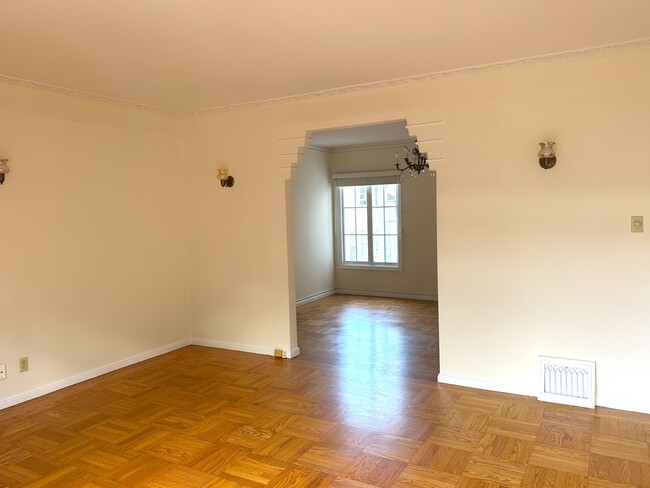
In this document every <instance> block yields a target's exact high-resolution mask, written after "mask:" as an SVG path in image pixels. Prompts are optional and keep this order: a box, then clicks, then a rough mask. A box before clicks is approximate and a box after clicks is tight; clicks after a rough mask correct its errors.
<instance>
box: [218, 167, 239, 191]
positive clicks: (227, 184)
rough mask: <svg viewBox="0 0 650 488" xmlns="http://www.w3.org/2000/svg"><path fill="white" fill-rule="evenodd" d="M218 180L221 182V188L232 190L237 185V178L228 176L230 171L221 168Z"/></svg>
mask: <svg viewBox="0 0 650 488" xmlns="http://www.w3.org/2000/svg"><path fill="white" fill-rule="evenodd" d="M217 179H218V180H220V181H221V186H222V187H224V188H231V187H232V186H233V185H234V184H235V178H233V177H232V176H228V170H227V169H222V168H219V169H218V170H217Z"/></svg>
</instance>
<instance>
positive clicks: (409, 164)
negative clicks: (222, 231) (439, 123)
mask: <svg viewBox="0 0 650 488" xmlns="http://www.w3.org/2000/svg"><path fill="white" fill-rule="evenodd" d="M415 142H416V143H417V141H415ZM402 162H403V163H404V164H405V165H406V166H405V167H403V168H402V167H400V164H401V163H402ZM395 168H397V169H398V170H399V171H401V172H402V176H404V171H406V170H408V172H409V173H410V174H411V176H413V177H414V178H417V177H418V175H419V174H420V173H422V172H424V171H426V170H429V162H428V160H427V153H424V154H422V153H420V150H419V149H418V146H417V145H414V146H413V149H411V148H409V147H408V146H404V158H403V161H400V159H399V155H398V154H397V153H395ZM429 174H430V175H431V176H433V175H434V174H435V172H433V171H431V172H430V173H429Z"/></svg>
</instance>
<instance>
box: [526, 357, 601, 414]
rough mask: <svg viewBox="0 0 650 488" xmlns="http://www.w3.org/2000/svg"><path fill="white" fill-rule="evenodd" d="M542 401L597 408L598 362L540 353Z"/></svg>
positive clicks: (540, 392) (540, 395)
mask: <svg viewBox="0 0 650 488" xmlns="http://www.w3.org/2000/svg"><path fill="white" fill-rule="evenodd" d="M537 398H538V399H539V400H542V401H544V402H553V403H562V404H564V405H574V406H576V407H586V408H595V407H596V363H595V362H594V361H578V360H575V359H563V358H552V357H547V356H539V395H538V396H537Z"/></svg>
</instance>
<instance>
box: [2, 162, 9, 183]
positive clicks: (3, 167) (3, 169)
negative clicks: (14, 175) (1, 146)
mask: <svg viewBox="0 0 650 488" xmlns="http://www.w3.org/2000/svg"><path fill="white" fill-rule="evenodd" d="M7 161H9V160H8V159H0V185H2V184H3V183H4V182H5V175H6V174H7V173H9V171H10V170H9V166H7Z"/></svg>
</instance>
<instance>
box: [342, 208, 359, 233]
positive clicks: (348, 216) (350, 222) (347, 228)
mask: <svg viewBox="0 0 650 488" xmlns="http://www.w3.org/2000/svg"><path fill="white" fill-rule="evenodd" d="M355 213H356V211H355V209H353V208H344V209H343V233H344V234H354V231H355V230H356V228H357V226H356V225H355Z"/></svg>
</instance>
